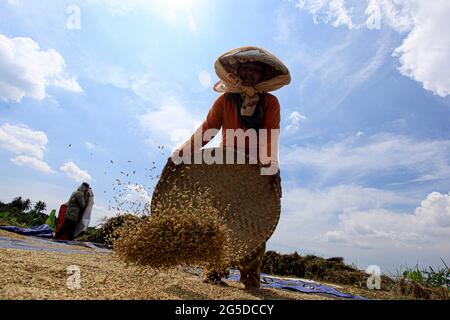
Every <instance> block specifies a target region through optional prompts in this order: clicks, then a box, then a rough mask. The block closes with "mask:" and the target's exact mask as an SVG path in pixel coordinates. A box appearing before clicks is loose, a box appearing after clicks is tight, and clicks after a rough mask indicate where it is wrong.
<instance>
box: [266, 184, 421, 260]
mask: <svg viewBox="0 0 450 320" xmlns="http://www.w3.org/2000/svg"><path fill="white" fill-rule="evenodd" d="M418 201H420V199H415V198H413V197H411V196H410V195H402V194H400V193H397V192H393V191H385V190H381V189H376V188H367V187H362V186H358V185H337V186H333V187H328V188H322V189H317V188H316V189H308V188H298V187H291V188H287V187H286V186H285V187H283V198H282V208H283V211H282V215H281V218H280V222H279V225H278V227H277V229H276V230H275V233H274V235H273V237H272V241H275V242H277V243H282V244H283V245H285V246H289V247H292V248H295V247H301V248H303V249H306V248H310V249H313V248H316V250H318V251H321V252H325V251H326V250H328V249H329V248H327V247H326V246H324V245H323V243H322V242H323V239H324V237H323V235H324V234H326V233H327V232H328V231H330V230H334V229H336V226H337V224H338V219H339V217H340V216H341V215H342V214H344V213H345V212H350V211H352V212H354V211H368V210H374V209H375V210H381V209H383V208H386V207H390V206H407V207H411V206H414V205H415V204H417V203H418ZM328 236H329V237H330V239H331V237H332V236H334V239H336V240H337V239H339V242H340V243H342V242H346V241H347V239H346V238H344V237H343V236H342V235H341V234H340V233H337V232H335V233H330V234H329V235H328ZM331 254H333V253H331Z"/></svg>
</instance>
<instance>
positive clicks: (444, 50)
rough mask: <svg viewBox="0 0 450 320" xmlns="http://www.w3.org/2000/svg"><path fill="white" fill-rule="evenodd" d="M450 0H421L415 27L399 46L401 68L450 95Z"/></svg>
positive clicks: (416, 78)
mask: <svg viewBox="0 0 450 320" xmlns="http://www.w3.org/2000/svg"><path fill="white" fill-rule="evenodd" d="M449 16H450V2H449V1H447V0H435V1H427V2H424V1H422V2H420V6H418V10H417V12H415V13H414V15H413V18H414V27H413V29H412V31H411V32H410V33H409V35H408V36H407V37H406V39H405V41H404V42H403V44H402V45H401V46H400V47H398V48H397V49H396V50H395V56H397V57H398V58H399V60H400V67H399V70H400V72H401V73H402V74H403V75H405V76H408V77H410V78H411V79H414V80H416V81H418V82H420V83H422V85H423V87H424V88H425V89H426V90H429V91H432V92H434V93H435V94H437V95H439V96H441V97H445V96H448V95H450V76H449V72H448V67H449V66H450V38H449V36H448V34H447V33H446V32H443V30H450V19H449Z"/></svg>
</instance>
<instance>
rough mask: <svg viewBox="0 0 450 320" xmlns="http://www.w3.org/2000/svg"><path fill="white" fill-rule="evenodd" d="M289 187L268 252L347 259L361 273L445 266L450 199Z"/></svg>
mask: <svg viewBox="0 0 450 320" xmlns="http://www.w3.org/2000/svg"><path fill="white" fill-rule="evenodd" d="M284 185H285V188H284V190H283V198H282V210H283V211H282V214H281V217H280V221H279V224H278V226H277V228H276V230H275V233H274V234H273V236H272V237H271V239H270V240H269V243H268V247H269V248H274V247H276V250H281V251H284V252H292V251H294V250H297V251H298V252H299V253H301V254H316V255H321V256H325V257H330V256H342V257H344V258H345V260H346V261H347V262H348V263H350V262H352V263H355V264H357V265H358V267H360V268H366V267H367V266H368V265H372V264H376V265H379V266H380V267H381V268H382V270H383V272H395V271H396V270H398V268H399V267H400V266H401V265H403V266H404V265H405V264H407V265H415V264H416V263H417V262H420V264H421V265H423V266H425V267H427V266H428V265H435V264H441V263H440V260H439V257H444V258H445V257H446V256H448V252H450V243H449V241H448V239H449V238H450V194H441V193H437V192H433V193H430V194H428V195H427V194H425V195H423V194H415V195H411V194H408V193H404V192H394V191H386V190H381V189H376V188H365V187H362V186H358V185H338V186H334V187H330V188H323V189H316V188H315V189H307V188H298V187H294V188H286V183H285V184H284ZM424 198H425V200H423V199H424ZM414 208H416V209H414Z"/></svg>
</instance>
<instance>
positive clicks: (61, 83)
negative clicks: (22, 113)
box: [0, 34, 83, 102]
mask: <svg viewBox="0 0 450 320" xmlns="http://www.w3.org/2000/svg"><path fill="white" fill-rule="evenodd" d="M0 70H1V72H0V99H2V100H4V101H17V102H20V101H21V100H22V99H23V97H25V96H29V97H32V98H35V99H38V100H42V99H44V98H45V97H46V95H47V94H46V88H47V87H48V86H55V87H61V88H63V89H65V90H69V91H72V92H78V93H79V92H82V91H83V90H82V88H81V87H80V86H79V84H78V83H77V82H76V80H75V78H73V77H68V76H67V75H66V74H65V62H64V59H63V58H62V56H61V55H60V54H59V53H58V52H57V51H56V50H54V49H48V50H47V51H42V50H41V48H40V47H39V45H38V44H37V43H36V42H35V41H34V40H33V39H30V38H21V37H16V38H7V37H6V36H4V35H2V34H0Z"/></svg>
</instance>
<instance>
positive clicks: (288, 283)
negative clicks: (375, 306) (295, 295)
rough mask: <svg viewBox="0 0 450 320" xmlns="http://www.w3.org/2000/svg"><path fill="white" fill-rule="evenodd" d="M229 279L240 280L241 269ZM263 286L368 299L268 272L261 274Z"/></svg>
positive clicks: (234, 271) (346, 297)
mask: <svg viewBox="0 0 450 320" xmlns="http://www.w3.org/2000/svg"><path fill="white" fill-rule="evenodd" d="M227 280H231V281H239V280H240V273H239V271H236V270H233V271H232V272H230V275H229V276H228V277H227ZM261 287H263V288H264V287H266V288H275V289H283V290H291V291H298V292H302V293H315V294H327V295H332V296H335V297H339V298H344V299H358V300H367V299H366V298H363V297H359V296H354V295H351V294H349V293H344V292H341V291H339V290H337V289H336V288H333V287H331V286H327V285H323V284H320V283H316V282H310V281H304V280H300V279H287V278H283V279H282V278H278V277H273V276H270V275H268V274H265V273H262V274H261Z"/></svg>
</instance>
